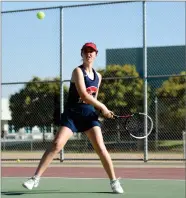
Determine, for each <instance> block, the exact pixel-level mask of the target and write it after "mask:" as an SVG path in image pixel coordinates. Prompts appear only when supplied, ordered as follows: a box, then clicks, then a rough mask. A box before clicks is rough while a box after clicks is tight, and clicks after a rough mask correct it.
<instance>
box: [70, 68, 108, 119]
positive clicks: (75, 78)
mask: <svg viewBox="0 0 186 198" xmlns="http://www.w3.org/2000/svg"><path fill="white" fill-rule="evenodd" d="M71 80H72V82H74V83H75V86H76V89H77V91H78V94H79V96H80V97H81V99H82V100H83V101H85V102H86V103H87V104H91V105H93V106H94V107H95V108H96V109H99V110H100V111H101V112H102V114H103V116H105V117H107V118H111V117H112V113H111V111H109V110H108V109H107V107H106V106H105V105H104V104H103V103H101V102H99V101H98V100H97V99H95V98H94V97H92V96H91V95H89V94H88V93H87V91H86V86H85V81H84V76H83V72H82V71H81V69H80V68H79V67H77V68H75V69H74V71H73V73H72V79H71Z"/></svg>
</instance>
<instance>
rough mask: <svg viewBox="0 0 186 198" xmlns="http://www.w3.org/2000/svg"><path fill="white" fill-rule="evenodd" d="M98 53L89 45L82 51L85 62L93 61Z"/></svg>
mask: <svg viewBox="0 0 186 198" xmlns="http://www.w3.org/2000/svg"><path fill="white" fill-rule="evenodd" d="M96 56H97V54H96V51H95V50H94V49H92V48H91V47H87V48H85V49H84V50H83V52H82V57H83V62H87V63H91V62H93V61H94V60H95V58H96Z"/></svg>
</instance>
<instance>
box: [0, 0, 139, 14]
mask: <svg viewBox="0 0 186 198" xmlns="http://www.w3.org/2000/svg"><path fill="white" fill-rule="evenodd" d="M133 2H139V1H110V2H101V3H86V4H76V5H67V6H53V7H42V8H30V9H21V10H9V11H2V12H1V14H7V13H13V12H27V11H36V10H51V9H63V8H77V7H87V6H99V5H109V4H119V3H133Z"/></svg>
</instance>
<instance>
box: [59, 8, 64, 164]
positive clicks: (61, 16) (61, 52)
mask: <svg viewBox="0 0 186 198" xmlns="http://www.w3.org/2000/svg"><path fill="white" fill-rule="evenodd" d="M59 21H60V117H61V113H63V109H64V107H63V105H64V93H63V91H64V90H63V8H60V20H59ZM59 154H60V162H63V160H64V148H63V149H62V150H61V151H60V153H59Z"/></svg>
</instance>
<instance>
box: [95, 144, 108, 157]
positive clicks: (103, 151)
mask: <svg viewBox="0 0 186 198" xmlns="http://www.w3.org/2000/svg"><path fill="white" fill-rule="evenodd" d="M106 153H107V150H106V148H105V147H104V146H103V147H98V148H97V154H98V155H105V154H106Z"/></svg>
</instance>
